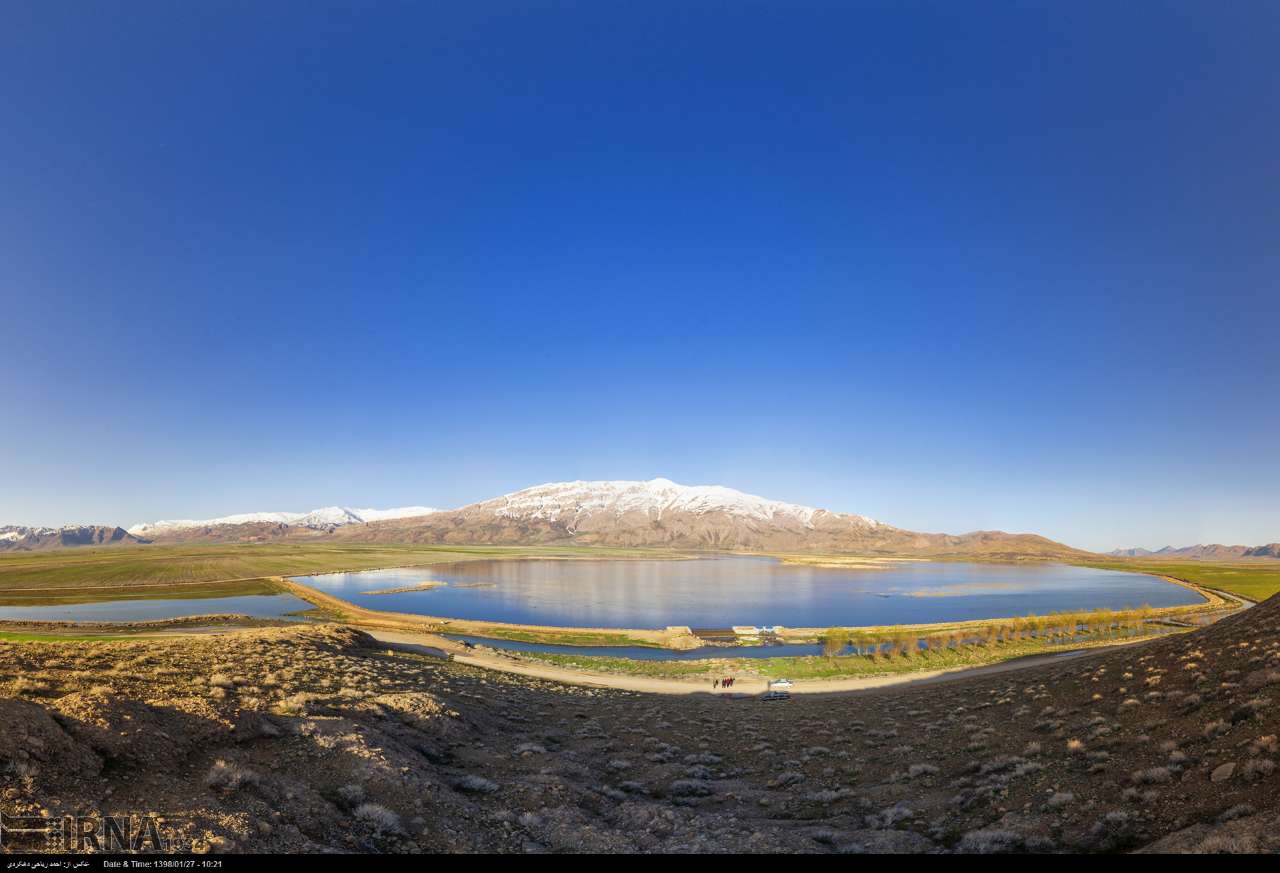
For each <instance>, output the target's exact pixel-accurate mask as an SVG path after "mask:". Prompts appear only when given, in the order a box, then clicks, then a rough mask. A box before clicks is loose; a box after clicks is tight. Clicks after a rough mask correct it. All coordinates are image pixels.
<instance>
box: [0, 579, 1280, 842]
mask: <svg viewBox="0 0 1280 873" xmlns="http://www.w3.org/2000/svg"><path fill="white" fill-rule="evenodd" d="M1277 693H1280V601H1273V602H1268V603H1266V604H1263V605H1262V606H1259V607H1257V608H1254V609H1252V610H1249V611H1247V612H1245V613H1243V614H1241V615H1238V616H1236V617H1233V618H1230V619H1227V620H1224V621H1223V622H1220V623H1219V624H1217V625H1215V626H1213V627H1210V628H1206V629H1204V630H1201V631H1196V632H1193V633H1189V634H1184V635H1180V636H1177V637H1173V638H1166V639H1161V640H1158V641H1155V642H1152V643H1149V644H1144V645H1141V646H1135V647H1131V648H1127V649H1118V650H1113V651H1109V652H1105V653H1100V654H1097V655H1087V656H1084V657H1080V658H1076V659H1072V660H1070V661H1064V662H1063V663H1062V664H1059V665H1051V666H1048V667H1038V668H1030V669H1027V670H1022V671H1017V672H1011V673H1006V674H1002V675H998V676H991V677H986V678H977V679H967V680H961V681H955V682H949V683H946V684H943V685H935V686H931V687H927V688H918V689H909V688H908V689H891V690H884V691H878V692H869V693H864V694H856V695H841V696H835V695H832V696H824V695H807V696H797V697H796V698H794V699H792V700H790V701H786V702H779V703H763V702H760V701H759V700H757V699H755V698H747V699H727V698H716V699H712V698H709V697H708V698H703V697H700V696H692V697H667V696H656V695H641V694H634V693H629V692H622V691H609V690H595V689H588V688H582V687H574V686H567V685H559V684H554V683H550V682H545V681H541V680H536V679H530V678H526V677H518V676H510V675H505V674H501V673H494V672H485V671H482V670H480V669H477V668H474V667H468V666H464V665H459V664H451V663H445V662H441V661H437V660H433V659H430V658H427V657H423V656H418V655H412V654H404V653H391V652H388V651H387V650H385V649H382V648H379V647H377V645H376V644H375V643H373V641H372V640H371V639H370V638H369V637H367V636H366V635H364V634H362V633H360V632H359V631H355V630H351V629H348V628H343V627H336V626H329V627H309V628H298V629H262V630H246V631H239V632H236V633H233V634H227V635H222V636H216V637H195V638H171V639H156V640H148V641H129V642H79V643H71V642H68V643H9V644H0V695H2V696H0V809H2V810H3V811H4V813H5V814H6V815H16V814H30V813H33V812H36V811H39V810H45V811H48V812H53V813H57V814H60V815H61V814H68V813H77V812H90V811H102V812H108V813H113V812H114V813H121V812H134V813H138V812H145V811H152V812H164V813H169V814H175V815H181V816H186V817H190V824H189V825H187V830H188V834H189V836H191V837H192V838H193V839H195V841H196V848H197V849H198V850H200V851H205V850H212V851H237V850H245V851H266V852H299V851H312V852H314V851H354V852H413V851H450V852H461V851H501V852H547V851H559V852H580V851H599V852H605V851H607V852H615V851H645V852H648V851H681V852H735V851H740V852H772V851H778V852H862V851H896V852H944V851H945V852H956V851H959V852H1005V851H1062V852H1080V851H1083V852H1109V851H1122V850H1135V849H1148V850H1179V851H1264V850H1271V849H1273V848H1276V847H1277V846H1280V827H1277V825H1280V817H1278V813H1280V809H1278V808H1277V807H1278V806H1280V802H1278V798H1280V795H1278V793H1277V791H1276V788H1277V785H1280V777H1277V776H1276V775H1275V774H1274V771H1275V768H1276V757H1277V753H1278V751H1280V746H1278V744H1277V736H1276V735H1277V733H1278V732H1280V725H1278V724H1277V722H1280V718H1278V717H1277V714H1276V710H1275V707H1274V706H1273V696H1274V695H1275V694H1277Z"/></svg>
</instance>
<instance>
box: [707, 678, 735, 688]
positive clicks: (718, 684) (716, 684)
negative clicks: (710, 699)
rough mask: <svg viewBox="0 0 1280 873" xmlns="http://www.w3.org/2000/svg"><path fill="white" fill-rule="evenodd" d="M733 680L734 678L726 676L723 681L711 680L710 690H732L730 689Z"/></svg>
mask: <svg viewBox="0 0 1280 873" xmlns="http://www.w3.org/2000/svg"><path fill="white" fill-rule="evenodd" d="M733 680H734V677H732V676H726V677H725V678H723V679H716V680H713V681H712V683H711V687H712V689H716V688H732V687H733Z"/></svg>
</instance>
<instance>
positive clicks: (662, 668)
mask: <svg viewBox="0 0 1280 873" xmlns="http://www.w3.org/2000/svg"><path fill="white" fill-rule="evenodd" d="M1176 632H1178V631H1176V630H1173V629H1161V630H1157V631H1152V630H1148V631H1143V632H1135V633H1132V634H1129V635H1126V636H1115V637H1111V638H1094V639H1072V640H1058V641H1053V642H1051V641H1047V640H1043V641H1042V640H1033V639H1024V640H1010V641H1008V642H997V643H994V644H988V643H985V642H983V643H978V644H974V645H966V646H961V647H958V648H952V649H930V650H920V651H919V652H916V653H915V654H910V655H908V654H906V653H905V652H901V651H896V652H887V653H885V654H884V655H880V656H870V655H834V656H825V655H808V656H795V655H788V656H781V657H777V658H734V657H732V656H729V657H724V658H711V659H707V660H697V661H641V660H634V659H630V658H611V657H604V656H591V655H566V654H548V653H531V652H521V653H520V654H519V658H520V659H523V660H529V661H537V662H541V663H545V664H551V665H553V666H557V667H569V668H576V669H579V670H586V671H591V672H597V673H617V674H623V675H630V676H647V677H651V678H655V679H695V678H701V679H706V680H708V681H710V680H712V679H715V678H719V677H723V676H736V677H739V678H743V677H751V678H758V679H795V680H810V679H861V678H873V677H877V676H895V675H902V674H909V673H923V672H933V671H939V670H954V669H959V668H965V667H982V666H986V665H989V664H999V663H1002V662H1005V661H1011V660H1014V659H1017V658H1025V657H1030V656H1034V655H1047V654H1054V653H1056V652H1069V651H1077V650H1079V649H1088V648H1098V647H1105V646H1111V645H1116V644H1117V643H1133V642H1140V641H1144V640H1150V639H1154V638H1156V637H1160V636H1167V635H1168V634H1170V633H1176ZM729 651H732V650H729Z"/></svg>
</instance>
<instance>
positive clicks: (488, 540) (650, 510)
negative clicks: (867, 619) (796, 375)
mask: <svg viewBox="0 0 1280 873" xmlns="http://www.w3.org/2000/svg"><path fill="white" fill-rule="evenodd" d="M20 530H21V531H26V530H27V529H19V528H0V549H11V548H44V547H48V546H51V545H59V544H61V545H77V544H81V543H90V542H140V541H142V542H147V541H150V542H161V543H165V542H167V543H176V542H263V541H274V540H279V539H283V538H289V539H299V538H306V539H335V540H345V541H350V542H382V543H448V544H476V545H484V544H501V545H561V544H563V545H569V544H576V545H600V546H629V547H644V546H650V547H659V548H672V549H681V550H690V549H708V550H759V551H769V552H788V551H795V552H803V551H810V552H832V553H838V552H856V553H860V554H884V555H921V556H926V555H927V556H942V555H948V556H950V555H954V556H963V557H969V558H973V557H986V558H1000V559H1020V558H1064V557H1078V556H1082V555H1084V554H1086V553H1084V552H1080V551H1077V550H1075V549H1072V548H1070V547H1068V546H1064V545H1062V544H1061V543H1056V542H1053V541H1052V540H1048V539H1045V538H1044V537H1040V536H1035V535H1033V534H1007V533H1003V532H1001V531H978V532H975V533H969V534H963V535H960V536H952V535H948V534H934V533H915V532H913V531H909V530H903V529H901V528H897V527H894V526H892V525H889V524H885V523H883V522H880V521H876V520H875V519H873V518H868V517H866V516H864V515H855V514H852V513H843V512H833V511H831V510H828V509H820V508H817V507H813V506H803V505H800V504H797V503H787V502H785V501H781V500H771V499H769V498H766V497H759V496H756V495H754V494H747V493H744V492H742V491H737V490H735V489H733V488H726V487H724V486H722V485H680V484H677V483H675V482H672V481H671V480H670V479H650V480H647V481H643V482H639V481H635V482H633V481H596V482H586V481H578V482H552V483H548V484H545V485H535V486H534V487H532V488H524V489H522V490H520V491H513V492H512V493H510V494H504V495H502V496H501V497H495V498H492V499H490V500H483V501H480V502H479V503H472V504H469V505H467V506H463V507H461V508H460V509H452V510H437V509H432V508H431V507H427V506H407V507H401V508H399V509H353V508H350V507H345V506H328V507H323V508H321V509H313V510H311V511H310V512H250V513H243V514H240V515H228V516H223V517H221V518H209V519H203V520H178V521H156V522H147V523H143V524H135V525H134V526H133V527H131V528H129V529H128V531H124V530H121V529H119V528H115V529H111V528H105V529H102V532H100V533H98V534H79V535H64V534H61V533H59V534H58V535H56V536H55V535H51V534H49V533H48V532H45V533H43V534H41V535H39V536H38V537H34V538H33V537H32V536H31V535H29V534H28V533H25V532H24V533H19V532H18V531H20ZM113 530H114V531H116V532H118V533H112V531H113ZM126 538H127V539H126ZM33 543H38V544H37V545H32V544H33Z"/></svg>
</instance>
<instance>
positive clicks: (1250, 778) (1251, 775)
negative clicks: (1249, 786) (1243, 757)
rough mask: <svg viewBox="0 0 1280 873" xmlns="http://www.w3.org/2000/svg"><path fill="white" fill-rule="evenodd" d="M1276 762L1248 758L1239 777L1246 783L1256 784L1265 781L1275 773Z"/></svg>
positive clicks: (1267, 759) (1268, 759)
mask: <svg viewBox="0 0 1280 873" xmlns="http://www.w3.org/2000/svg"><path fill="white" fill-rule="evenodd" d="M1275 769H1276V762H1275V761H1272V760H1271V759H1270V758H1250V759H1249V760H1248V761H1245V762H1244V767H1243V768H1241V770H1240V775H1241V776H1242V777H1243V778H1244V780H1245V781H1246V782H1257V781H1259V780H1261V779H1266V778H1267V777H1268V776H1270V775H1271V774H1272V773H1274V772H1275Z"/></svg>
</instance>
